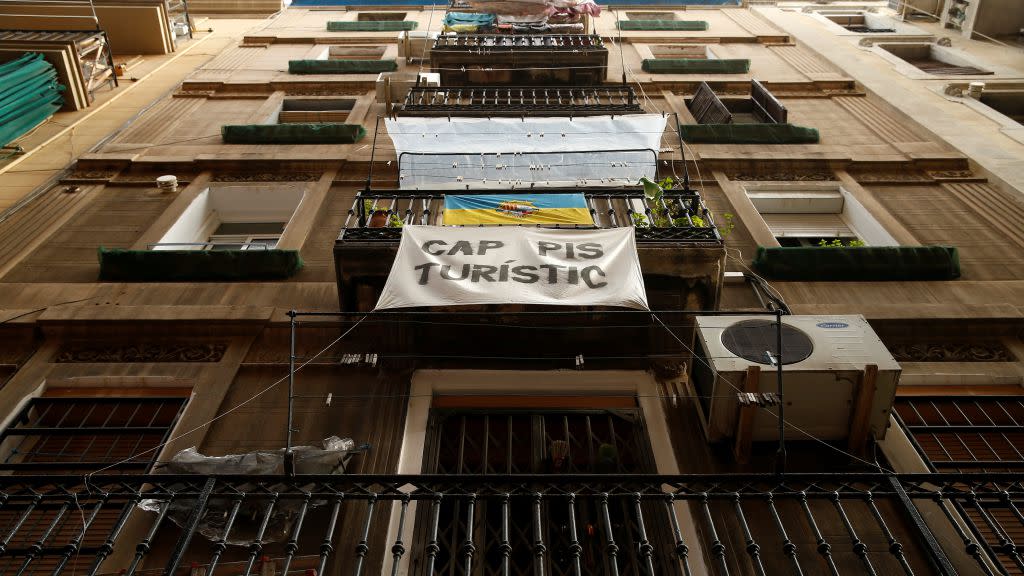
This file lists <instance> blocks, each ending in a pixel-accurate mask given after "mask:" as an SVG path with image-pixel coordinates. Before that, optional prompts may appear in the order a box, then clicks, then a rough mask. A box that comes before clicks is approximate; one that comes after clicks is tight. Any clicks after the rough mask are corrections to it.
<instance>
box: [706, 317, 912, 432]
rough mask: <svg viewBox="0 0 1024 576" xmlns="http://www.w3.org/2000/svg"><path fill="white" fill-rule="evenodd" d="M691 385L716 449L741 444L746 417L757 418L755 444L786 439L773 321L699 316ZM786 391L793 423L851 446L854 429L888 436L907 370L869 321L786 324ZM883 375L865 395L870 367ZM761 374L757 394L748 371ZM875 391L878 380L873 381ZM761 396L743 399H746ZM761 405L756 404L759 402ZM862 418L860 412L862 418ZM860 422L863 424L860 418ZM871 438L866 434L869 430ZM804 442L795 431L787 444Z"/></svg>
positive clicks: (787, 413)
mask: <svg viewBox="0 0 1024 576" xmlns="http://www.w3.org/2000/svg"><path fill="white" fill-rule="evenodd" d="M696 320H697V333H696V342H695V348H694V351H695V353H696V355H697V358H696V359H695V360H694V361H693V362H692V363H691V364H692V367H691V372H690V379H691V382H692V383H693V385H694V389H695V390H696V392H697V395H698V396H700V398H699V399H698V400H699V401H698V405H699V406H700V410H699V412H700V417H701V420H702V424H703V426H704V431H705V433H706V435H707V439H708V440H709V441H718V440H722V439H725V438H730V437H735V435H736V428H737V423H738V422H739V414H740V409H741V398H742V400H743V404H744V405H757V406H758V407H757V408H756V409H755V410H753V412H754V414H755V415H754V417H753V424H752V437H753V440H754V441H774V440H777V439H778V417H777V414H778V406H777V405H774V406H773V405H772V401H773V399H774V398H773V396H772V394H773V393H778V385H777V378H778V375H777V364H776V363H775V362H776V361H775V357H776V356H777V345H776V342H777V328H776V322H775V318H773V317H770V316H763V315H762V316H698V317H697V319H696ZM782 324H783V342H782V364H783V388H784V392H785V396H784V399H783V401H784V402H785V408H786V409H785V418H786V421H787V422H789V423H791V424H793V425H795V426H798V427H800V428H801V429H803V430H804V431H806V432H807V433H808V434H812V435H814V436H815V437H817V438H820V439H823V440H830V441H834V440H843V439H846V438H848V436H849V435H850V430H851V426H854V425H857V426H863V425H864V423H865V421H866V423H867V426H868V433H869V434H870V435H872V436H873V437H874V438H875V439H881V438H883V437H884V436H885V431H886V427H887V424H888V422H889V412H890V411H891V409H892V404H893V398H894V397H895V395H896V385H897V383H898V381H899V376H900V365H899V364H898V363H897V362H896V360H894V359H893V357H892V355H891V354H889V351H888V350H886V348H885V346H884V345H883V344H882V341H881V340H879V339H878V336H877V335H875V332H874V331H873V330H872V329H871V326H870V325H869V324H868V322H867V320H865V319H864V317H863V316H783V317H782ZM871 364H873V365H875V366H877V368H878V372H877V376H875V377H874V391H873V393H871V392H870V391H867V390H869V389H866V391H865V392H864V393H863V394H861V387H862V386H863V385H864V382H865V367H866V366H868V365H871ZM751 366H757V367H758V368H759V370H760V372H759V376H758V378H757V382H756V386H754V385H753V382H751V383H748V382H747V375H748V369H749V368H750V367H751ZM867 380H868V381H869V382H868V384H869V385H870V377H869V378H868V379H867ZM741 391H742V392H745V391H749V392H755V394H754V395H753V396H751V395H746V396H743V397H741V396H739V395H738V393H739V392H741ZM751 400H753V402H751ZM858 411H859V412H858ZM855 414H857V415H858V416H859V419H860V422H859V423H858V422H855V417H854V415H855ZM861 430H863V428H861ZM802 436H803V435H802V434H801V433H799V432H797V431H794V430H793V429H792V428H787V437H788V438H793V439H799V438H801V437H802Z"/></svg>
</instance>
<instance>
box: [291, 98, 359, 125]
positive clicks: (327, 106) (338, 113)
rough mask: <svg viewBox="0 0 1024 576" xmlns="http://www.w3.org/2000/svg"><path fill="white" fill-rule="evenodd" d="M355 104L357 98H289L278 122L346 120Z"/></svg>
mask: <svg viewBox="0 0 1024 576" xmlns="http://www.w3.org/2000/svg"><path fill="white" fill-rule="evenodd" d="M355 104H356V100H355V98H288V99H286V100H285V101H284V103H283V104H282V105H281V112H279V113H278V115H277V122H278V124H292V123H309V122H313V123H320V122H344V121H345V120H346V119H348V115H349V113H350V112H352V108H353V107H355Z"/></svg>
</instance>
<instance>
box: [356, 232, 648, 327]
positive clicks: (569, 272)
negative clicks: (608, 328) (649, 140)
mask: <svg viewBox="0 0 1024 576" xmlns="http://www.w3.org/2000/svg"><path fill="white" fill-rule="evenodd" d="M479 304H545V305H552V306H615V307H623V308H633V309H637V310H647V309H648V307H647V293H646V292H645V290H644V277H643V274H642V272H641V270H640V260H639V258H638V256H637V251H636V237H635V236H634V230H633V228H632V227H623V228H610V229H604V230H554V229H550V228H531V227H519V226H505V227H497V226H410V225H406V226H403V227H402V242H401V244H399V246H398V254H397V255H396V256H395V262H394V264H392V266H391V273H390V274H388V280H387V283H385V284H384V290H383V291H381V294H380V299H379V300H378V301H377V306H376V308H375V309H376V310H384V309H390V308H410V307H418V306H474V305H479Z"/></svg>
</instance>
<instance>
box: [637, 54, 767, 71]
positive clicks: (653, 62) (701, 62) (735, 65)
mask: <svg viewBox="0 0 1024 576" xmlns="http://www.w3.org/2000/svg"><path fill="white" fill-rule="evenodd" d="M641 67H642V68H643V70H644V72H650V73H651V74H745V73H747V72H748V71H750V60H746V59H742V58H734V59H718V58H709V59H702V58H656V59H655V58H645V59H644V61H643V64H642V66H641Z"/></svg>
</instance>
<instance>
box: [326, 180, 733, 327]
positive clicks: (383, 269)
mask: <svg viewBox="0 0 1024 576" xmlns="http://www.w3.org/2000/svg"><path fill="white" fill-rule="evenodd" d="M536 190H541V189H539V188H538V189H536ZM531 191H534V190H533V189H530V188H517V189H515V190H494V189H475V190H465V191H455V190H440V189H439V190H369V191H363V192H361V193H360V195H358V196H357V197H356V199H355V202H353V204H352V207H351V208H350V209H349V213H348V216H347V218H346V220H345V225H344V227H343V228H342V230H341V233H340V235H339V236H338V239H337V241H336V242H335V247H334V259H335V265H336V267H337V275H338V289H339V299H340V302H341V304H342V309H344V310H348V311H353V310H363V309H370V308H372V305H373V302H372V301H371V300H373V299H374V298H375V296H373V295H372V293H373V292H374V291H375V288H374V287H379V286H383V282H384V279H385V278H386V277H387V275H388V273H389V272H390V270H391V263H392V262H393V261H394V258H395V254H396V253H397V251H398V241H399V239H400V238H401V235H402V226H404V225H405V224H424V225H435V226H437V225H443V223H444V205H445V197H446V195H451V194H460V193H462V194H474V195H476V194H487V195H491V194H494V195H499V194H503V193H504V194H511V193H516V192H527V193H529V192H531ZM543 191H544V192H545V193H553V194H554V193H562V194H567V193H575V194H580V193H582V194H583V196H584V198H585V199H586V204H587V208H588V210H589V212H590V215H591V217H592V219H593V222H594V225H593V226H581V225H550V226H548V227H551V228H577V229H579V228H619V227H631V228H633V229H634V230H635V232H636V241H637V245H638V253H639V258H640V266H641V268H642V270H643V272H644V278H645V279H646V280H647V281H648V282H649V283H653V284H654V285H658V284H659V283H660V282H661V281H665V282H668V283H669V284H671V285H672V286H674V288H672V290H673V291H674V293H676V294H677V295H681V296H680V297H681V298H683V300H684V301H687V302H690V303H691V306H693V307H697V308H700V309H710V308H713V307H714V306H716V305H717V302H718V294H719V292H720V285H721V273H722V272H721V271H722V270H723V268H724V259H725V249H724V247H723V242H722V239H721V236H720V235H719V233H718V229H717V228H716V227H715V223H714V219H713V216H712V215H711V213H710V212H709V211H708V209H707V207H706V206H705V205H704V203H703V201H702V200H701V198H700V195H699V194H697V192H695V191H692V190H691V191H684V190H668V191H666V192H665V194H664V196H663V197H662V201H661V205H660V206H656V205H654V204H653V202H652V201H651V200H648V199H647V197H645V195H644V192H643V190H642V189H639V188H635V187H633V188H621V187H620V188H593V187H591V188H543ZM367 288H369V292H367ZM359 294H362V296H360V295H359ZM704 307H706V308H704Z"/></svg>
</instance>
